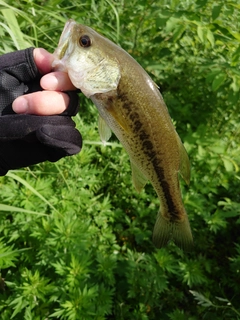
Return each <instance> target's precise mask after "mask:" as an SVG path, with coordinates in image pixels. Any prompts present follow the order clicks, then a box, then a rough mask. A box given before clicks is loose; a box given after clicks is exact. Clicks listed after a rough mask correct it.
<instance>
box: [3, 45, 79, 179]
mask: <svg viewBox="0 0 240 320" xmlns="http://www.w3.org/2000/svg"><path fill="white" fill-rule="evenodd" d="M34 52H35V57H34ZM36 52H37V53H36ZM51 59H52V57H51V54H48V53H47V52H46V51H45V50H43V49H40V51H39V50H38V49H35V50H33V48H30V49H26V50H22V51H17V52H12V53H9V54H6V55H3V56H0V175H4V174H6V173H7V171H8V170H9V169H16V168H21V167H25V166H29V165H32V164H36V163H39V162H42V161H46V160H49V161H57V160H59V159H60V158H62V157H64V156H67V155H73V154H76V153H78V152H79V151H80V149H81V145H82V139H81V135H80V133H79V132H78V131H77V130H76V129H75V123H74V122H73V121H72V120H71V118H70V116H72V115H75V114H76V113H77V111H78V96H77V93H76V91H69V92H67V93H66V92H65V93H64V92H60V91H55V90H62V89H64V90H69V89H74V87H73V86H72V85H71V83H70V80H69V79H68V78H67V76H66V75H64V74H62V73H61V74H60V73H55V72H53V73H51V72H50V71H51ZM47 72H50V73H49V74H46V73H47ZM42 74H46V75H45V76H43V77H42ZM51 77H52V80H51ZM54 78H55V80H54ZM54 81H55V84H54ZM40 84H41V85H42V87H43V89H44V90H42V88H41V86H40ZM12 106H13V108H14V110H13V108H12ZM26 106H27V108H26ZM66 107H67V109H66ZM65 109H66V110H65ZM64 110H65V111H64ZM14 111H16V112H19V113H23V114H16V113H15V112H14ZM62 111H63V113H61V112H62ZM58 113H61V115H55V114H58ZM33 114H34V115H33ZM35 114H36V115H35ZM49 114H51V115H49ZM40 115H45V116H40Z"/></svg>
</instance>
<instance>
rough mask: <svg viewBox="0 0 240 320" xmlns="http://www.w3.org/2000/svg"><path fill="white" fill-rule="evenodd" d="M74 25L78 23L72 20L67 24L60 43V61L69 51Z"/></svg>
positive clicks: (58, 53)
mask: <svg viewBox="0 0 240 320" xmlns="http://www.w3.org/2000/svg"><path fill="white" fill-rule="evenodd" d="M74 25H76V22H75V21H74V20H71V19H70V20H68V21H67V22H66V23H65V26H64V29H63V32H62V34H61V37H60V39H59V43H58V48H59V50H58V52H57V56H58V59H59V60H61V59H62V58H63V57H64V55H65V53H66V51H67V48H68V46H69V39H70V38H71V33H72V29H73V26H74Z"/></svg>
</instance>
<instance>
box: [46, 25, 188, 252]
mask: <svg viewBox="0 0 240 320" xmlns="http://www.w3.org/2000/svg"><path fill="white" fill-rule="evenodd" d="M53 55H54V61H53V63H52V67H53V70H55V71H62V72H66V73H68V76H69V78H70V80H71V82H72V83H73V85H74V86H75V87H76V88H78V89H80V90H81V92H82V93H83V94H84V95H85V96H86V97H87V98H90V99H91V100H92V102H93V103H94V104H95V106H96V107H97V109H98V112H99V133H100V137H101V139H102V141H103V142H106V141H107V140H108V139H109V138H110V136H111V132H113V133H114V134H115V135H116V137H117V138H118V139H119V141H120V142H121V144H122V146H123V147H124V149H125V150H126V152H127V153H128V155H129V158H130V164H131V169H132V180H133V185H134V187H135V188H136V190H137V191H138V192H140V191H141V190H142V189H143V188H144V186H145V184H146V183H147V182H148V181H150V183H151V184H152V186H153V188H154V189H155V191H156V193H157V195H158V198H159V201H160V209H159V212H158V213H157V219H156V223H155V226H154V229H153V236H152V240H153V244H154V245H155V246H156V247H157V248H162V247H165V246H166V245H167V244H168V243H169V242H170V241H173V242H174V243H175V244H176V245H177V246H178V247H180V248H181V249H182V250H184V251H191V250H192V247H193V237H192V232H191V228H190V224H189V220H188V216H187V213H186V210H185V208H184V204H183V200H182V195H181V189H180V183H179V174H180V175H181V176H182V177H183V179H184V180H185V182H186V183H187V184H189V182H190V161H189V158H188V155H187V152H186V150H185V148H184V145H183V143H182V141H181V139H180V137H179V135H178V133H177V132H176V130H175V127H174V125H173V122H172V119H171V117H170V115H169V112H168V109H167V106H166V104H165V102H164V100H163V97H162V95H161V93H160V90H159V87H158V86H157V85H156V83H155V82H154V81H153V80H152V79H151V77H150V76H149V75H148V73H147V72H146V71H145V70H144V69H143V68H142V66H141V65H140V64H139V63H138V62H137V61H136V60H135V59H134V58H133V57H132V56H131V55H130V54H129V53H127V52H126V51H125V50H124V49H123V48H121V47H120V46H118V45H117V44H115V43H114V42H112V41H111V40H109V39H108V38H106V37H104V36H103V35H101V34H99V33H98V32H96V31H95V30H93V29H92V28H90V27H88V26H85V25H82V24H79V23H77V22H75V21H74V20H68V21H67V22H66V24H65V26H64V29H63V31H62V34H61V36H60V39H59V43H58V46H57V48H56V49H55V51H54V53H53Z"/></svg>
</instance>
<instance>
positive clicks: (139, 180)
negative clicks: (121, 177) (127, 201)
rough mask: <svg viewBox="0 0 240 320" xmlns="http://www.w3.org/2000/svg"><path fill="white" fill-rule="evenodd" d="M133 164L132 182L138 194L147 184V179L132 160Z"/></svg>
mask: <svg viewBox="0 0 240 320" xmlns="http://www.w3.org/2000/svg"><path fill="white" fill-rule="evenodd" d="M130 162H131V168H132V180H133V185H134V187H135V189H136V190H137V192H140V191H141V190H142V189H143V188H144V186H145V184H146V183H147V179H146V177H145V176H144V174H143V173H142V171H141V170H140V169H139V168H138V167H137V166H136V165H135V164H134V163H133V162H132V161H131V160H130Z"/></svg>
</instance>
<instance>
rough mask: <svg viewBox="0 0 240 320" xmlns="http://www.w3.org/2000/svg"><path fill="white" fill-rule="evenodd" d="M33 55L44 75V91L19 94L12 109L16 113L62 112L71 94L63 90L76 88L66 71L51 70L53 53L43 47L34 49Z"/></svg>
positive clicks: (41, 84)
mask: <svg viewBox="0 0 240 320" xmlns="http://www.w3.org/2000/svg"><path fill="white" fill-rule="evenodd" d="M33 57H34V61H35V64H36V66H37V69H38V71H39V73H40V74H41V75H43V76H42V78H41V79H40V82H39V84H40V86H41V87H42V89H43V91H36V92H33V93H28V94H25V95H22V96H19V97H18V98H17V99H15V100H14V101H13V104H12V109H13V111H14V112H16V113H21V114H23V113H26V114H36V115H56V114H61V113H62V112H64V111H65V110H66V108H67V107H68V106H69V103H70V98H69V95H68V94H66V93H64V92H62V91H72V90H76V88H75V87H74V86H73V84H72V83H71V81H70V79H69V77H68V74H67V73H65V72H51V71H52V62H53V59H54V58H53V55H52V54H51V53H49V52H48V51H46V50H45V49H42V48H35V49H34V50H33Z"/></svg>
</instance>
